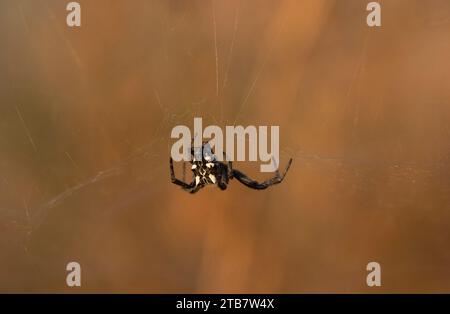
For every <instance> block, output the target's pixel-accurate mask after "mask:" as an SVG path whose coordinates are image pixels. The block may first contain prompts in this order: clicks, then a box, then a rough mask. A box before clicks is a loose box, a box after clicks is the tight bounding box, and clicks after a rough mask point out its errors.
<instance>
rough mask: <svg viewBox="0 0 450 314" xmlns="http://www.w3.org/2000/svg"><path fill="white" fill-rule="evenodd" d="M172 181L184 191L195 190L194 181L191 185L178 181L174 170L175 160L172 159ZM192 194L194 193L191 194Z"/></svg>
mask: <svg viewBox="0 0 450 314" xmlns="http://www.w3.org/2000/svg"><path fill="white" fill-rule="evenodd" d="M170 179H171V180H172V183H173V184H176V185H179V186H181V187H182V188H183V189H184V190H186V191H189V192H190V190H192V189H193V188H195V187H196V186H195V181H192V182H191V183H186V182H184V181H181V180H178V179H177V178H176V177H175V170H174V169H173V160H172V158H170ZM191 193H192V192H191Z"/></svg>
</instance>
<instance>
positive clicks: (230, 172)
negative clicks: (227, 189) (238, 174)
mask: <svg viewBox="0 0 450 314" xmlns="http://www.w3.org/2000/svg"><path fill="white" fill-rule="evenodd" d="M223 157H224V159H223V161H224V162H225V163H226V165H227V170H228V173H227V175H228V179H233V163H232V162H231V160H227V154H225V152H223ZM227 181H228V180H227Z"/></svg>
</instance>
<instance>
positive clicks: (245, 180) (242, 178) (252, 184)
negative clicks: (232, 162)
mask: <svg viewBox="0 0 450 314" xmlns="http://www.w3.org/2000/svg"><path fill="white" fill-rule="evenodd" d="M291 163H292V159H290V160H289V163H288V165H287V166H286V169H285V170H284V172H283V175H280V172H279V171H278V170H277V171H276V172H275V176H274V177H273V178H270V179H268V180H266V181H264V182H262V183H259V182H258V181H255V180H253V179H251V178H249V177H248V176H247V175H245V174H244V173H242V172H241V171H239V170H235V169H233V170H232V172H233V177H235V178H236V179H237V180H238V181H239V182H241V183H242V184H244V185H246V186H248V187H249V188H252V189H255V190H264V189H267V188H268V187H269V186H271V185H274V184H278V183H281V182H282V181H283V179H284V177H285V176H286V173H287V172H288V170H289V168H290V167H291Z"/></svg>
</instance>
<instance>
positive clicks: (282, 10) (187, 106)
mask: <svg viewBox="0 0 450 314" xmlns="http://www.w3.org/2000/svg"><path fill="white" fill-rule="evenodd" d="M68 2H69V1H61V0H46V1H33V0H0V235H1V236H0V291H1V292H76V291H84V292H255V293H257V292H450V269H449V265H450V251H449V247H450V229H449V227H450V200H449V194H450V193H449V192H450V185H449V183H450V181H449V177H450V144H449V136H450V126H449V122H450V106H449V102H450V88H449V87H450V86H449V82H450V71H449V70H450V58H449V57H450V40H449V36H450V2H449V1H447V0H428V1H422V0H390V1H380V3H381V5H382V27H381V28H369V27H368V26H367V25H366V16H367V14H368V12H367V11H366V5H367V3H368V2H369V1H368V0H367V1H362V0H361V1H360V0H347V1H333V0H305V1H275V0H273V1H266V0H264V1H259V0H258V1H256V0H251V1H244V0H241V1H239V0H230V1H221V0H216V1H175V0H173V1H147V0H133V1H124V0H120V1H119V0H96V1H87V0H80V1H79V2H80V4H81V9H82V27H81V28H78V29H77V28H74V29H71V28H69V27H67V25H66V14H67V12H66V11H65V6H66V4H67V3H68ZM194 116H198V117H203V119H204V125H207V124H218V125H220V126H225V125H227V124H228V125H230V124H231V125H233V124H242V125H250V124H251V125H279V126H280V130H281V151H282V156H281V157H282V158H281V167H284V165H285V164H286V162H287V160H288V158H289V157H293V158H294V163H293V166H292V168H291V170H290V172H289V173H288V175H287V177H286V180H285V181H284V182H283V183H282V184H281V185H278V186H275V187H272V188H271V189H268V190H265V191H255V190H250V189H247V188H246V187H244V186H242V185H240V184H239V183H238V182H236V181H232V182H231V184H230V186H229V189H228V190H227V191H225V192H221V191H220V190H218V189H216V188H207V189H204V190H202V191H200V192H199V193H197V194H195V195H189V194H187V193H185V192H184V191H182V190H181V189H180V188H179V187H177V186H175V185H172V184H171V183H170V180H169V165H168V158H169V153H170V145H171V143H172V141H171V139H170V130H171V129H172V128H173V127H174V126H175V125H179V124H185V125H188V126H192V122H193V117H194ZM235 166H236V167H237V168H239V169H242V170H243V171H245V172H246V173H247V174H249V175H250V176H252V177H255V178H257V179H263V178H265V177H267V176H269V175H270V174H262V173H259V172H258V171H259V165H258V164H256V163H251V164H245V163H236V164H235ZM177 172H178V176H179V177H181V176H182V173H181V166H180V165H177ZM70 261H77V262H79V263H80V264H81V267H82V287H81V288H76V289H69V288H67V287H66V286H65V277H66V271H65V267H66V264H67V263H68V262H70ZM370 261H377V262H379V263H380V264H381V267H382V287H381V288H371V289H370V288H368V287H367V286H366V275H367V271H366V270H365V268H366V265H367V263H369V262H370Z"/></svg>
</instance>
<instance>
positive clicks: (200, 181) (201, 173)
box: [170, 142, 292, 194]
mask: <svg viewBox="0 0 450 314" xmlns="http://www.w3.org/2000/svg"><path fill="white" fill-rule="evenodd" d="M202 151H203V152H205V151H206V153H204V154H202V159H201V160H197V159H195V156H194V149H193V148H192V149H191V157H192V158H191V162H190V163H191V165H192V166H191V171H192V173H193V179H192V182H191V183H186V182H184V181H182V180H179V179H177V178H176V177H175V171H174V169H173V160H172V158H170V177H171V180H172V183H173V184H176V185H179V186H181V188H182V189H183V190H185V191H187V192H189V193H192V194H193V193H196V192H198V191H199V190H201V189H202V188H204V187H205V186H207V185H210V184H215V185H217V186H218V187H219V188H220V189H221V190H226V188H227V186H228V182H229V180H232V179H233V178H236V179H237V180H238V181H239V182H241V183H242V184H244V185H245V186H247V187H249V188H252V189H255V190H264V189H266V188H268V187H269V186H272V185H274V184H278V183H281V182H282V181H283V179H284V177H285V176H286V173H287V172H288V170H289V167H290V166H291V163H292V158H291V159H289V162H288V165H287V166H286V169H285V170H284V173H283V175H280V172H279V171H278V170H277V171H276V172H275V176H274V177H272V178H270V179H268V180H266V181H264V182H262V183H259V182H257V181H255V180H253V179H251V178H249V177H248V176H247V175H245V174H244V173H242V172H241V171H239V170H237V169H233V166H232V162H231V161H228V162H226V163H224V162H220V161H218V160H216V158H215V155H214V153H213V152H212V151H211V148H210V146H209V144H208V143H207V142H206V143H203V146H202ZM224 157H225V153H224ZM225 159H226V158H225Z"/></svg>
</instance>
